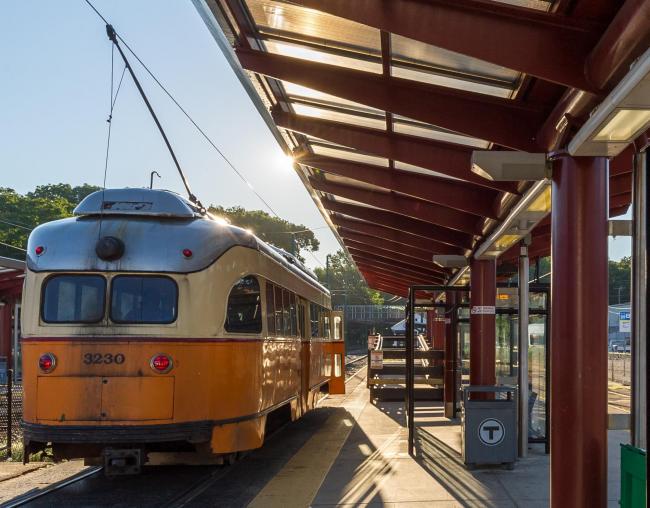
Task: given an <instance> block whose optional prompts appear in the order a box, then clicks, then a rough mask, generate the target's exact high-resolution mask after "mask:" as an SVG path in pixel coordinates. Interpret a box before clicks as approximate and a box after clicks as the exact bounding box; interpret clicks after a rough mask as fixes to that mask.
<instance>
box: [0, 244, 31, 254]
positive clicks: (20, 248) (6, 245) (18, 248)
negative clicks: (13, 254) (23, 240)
mask: <svg viewBox="0 0 650 508" xmlns="http://www.w3.org/2000/svg"><path fill="white" fill-rule="evenodd" d="M0 245H4V246H5V247H11V248H12V249H17V250H21V251H23V252H27V249H23V248H22V247H16V246H15V245H11V244H10V243H5V242H0Z"/></svg>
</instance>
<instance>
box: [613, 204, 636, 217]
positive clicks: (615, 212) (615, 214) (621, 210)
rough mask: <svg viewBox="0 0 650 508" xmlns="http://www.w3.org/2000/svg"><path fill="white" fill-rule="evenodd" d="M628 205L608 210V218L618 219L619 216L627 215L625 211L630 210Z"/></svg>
mask: <svg viewBox="0 0 650 508" xmlns="http://www.w3.org/2000/svg"><path fill="white" fill-rule="evenodd" d="M630 204H631V203H630ZM630 204H627V205H623V206H619V207H617V208H610V209H609V216H610V217H618V216H620V215H625V214H626V213H627V210H628V209H629V208H630Z"/></svg>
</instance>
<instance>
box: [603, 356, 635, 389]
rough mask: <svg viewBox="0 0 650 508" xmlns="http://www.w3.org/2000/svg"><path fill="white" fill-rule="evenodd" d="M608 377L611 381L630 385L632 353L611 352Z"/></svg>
mask: <svg viewBox="0 0 650 508" xmlns="http://www.w3.org/2000/svg"><path fill="white" fill-rule="evenodd" d="M607 377H608V379H609V380H610V381H614V382H615V383H620V384H622V385H626V386H629V385H630V384H631V382H632V355H630V353H609V358H608V359H607Z"/></svg>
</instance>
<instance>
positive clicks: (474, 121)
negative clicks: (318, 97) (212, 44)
mask: <svg viewBox="0 0 650 508" xmlns="http://www.w3.org/2000/svg"><path fill="white" fill-rule="evenodd" d="M236 54H237V57H238V58H239V61H240V63H241V64H242V66H243V67H244V68H245V69H247V70H249V71H253V72H257V73H259V74H263V75H265V76H270V77H272V78H275V79H280V80H283V81H289V82H291V83H296V84H298V85H301V86H306V87H308V88H311V89H314V90H319V91H321V92H324V93H328V94H331V95H334V96H336V97H340V98H342V99H346V100H350V101H354V102H357V103H359V104H364V105H366V106H370V107H373V108H377V109H380V110H383V111H389V112H391V113H393V114H399V115H403V116H406V117H408V118H412V119H414V120H419V121H421V122H426V123H429V124H433V125H437V126H439V127H443V128H445V129H450V130H452V131H454V132H458V133H462V134H465V135H467V136H473V137H476V138H479V139H487V140H489V141H492V142H494V143H497V144H499V145H502V146H505V147H508V148H512V149H514V150H523V151H535V150H536V149H537V146H536V144H535V133H536V132H537V129H538V128H539V126H540V125H541V123H542V121H543V120H544V117H545V115H544V112H543V111H542V109H541V108H538V107H532V106H529V105H524V104H523V103H520V102H516V101H511V100H509V99H501V98H497V97H489V96H487V95H481V94H475V93H471V92H465V91H460V90H456V89H452V88H445V87H442V86H436V85H429V84H424V83H418V82H415V81H411V80H408V79H402V78H395V77H392V76H390V77H386V76H382V75H377V74H373V73H370V72H364V71H358V70H356V69H347V68H344V67H340V66H336V65H328V64H323V63H318V62H311V61H307V60H302V59H300V58H294V57H289V56H284V55H276V54H272V53H265V52H262V51H255V50H249V49H245V48H237V49H236ZM467 111H472V115H467Z"/></svg>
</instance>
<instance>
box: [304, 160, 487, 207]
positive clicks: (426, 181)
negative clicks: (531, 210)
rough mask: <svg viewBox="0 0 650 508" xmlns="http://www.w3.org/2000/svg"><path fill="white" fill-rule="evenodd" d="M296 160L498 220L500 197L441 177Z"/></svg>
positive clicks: (355, 164) (349, 163) (347, 163)
mask: <svg viewBox="0 0 650 508" xmlns="http://www.w3.org/2000/svg"><path fill="white" fill-rule="evenodd" d="M294 159H296V160H297V161H298V162H299V163H300V164H306V165H307V166H310V167H312V168H316V169H319V170H321V171H324V172H326V173H329V174H333V175H339V176H344V177H347V178H352V179H354V180H357V181H360V182H365V183H369V184H372V185H377V186H379V187H383V188H385V189H390V190H393V191H396V192H400V193H402V194H408V195H409V196H413V197H416V198H420V199H424V200H425V201H430V202H431V203H437V204H439V205H443V206H447V207H449V208H454V209H456V210H460V211H463V212H468V213H473V214H474V215H478V216H479V217H488V218H490V219H497V214H496V213H495V210H494V208H495V206H494V202H495V200H496V197H497V195H498V193H497V192H495V191H494V190H489V189H486V188H485V187H479V186H477V185H472V184H469V183H464V182H459V181H457V180H450V179H448V178H441V177H439V176H433V175H423V174H421V173H414V172H412V171H403V170H399V169H386V168H382V167H380V166H372V165H370V164H362V163H359V162H352V161H348V160H343V159H336V158H334V157H325V156H323V155H303V156H298V157H294Z"/></svg>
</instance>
